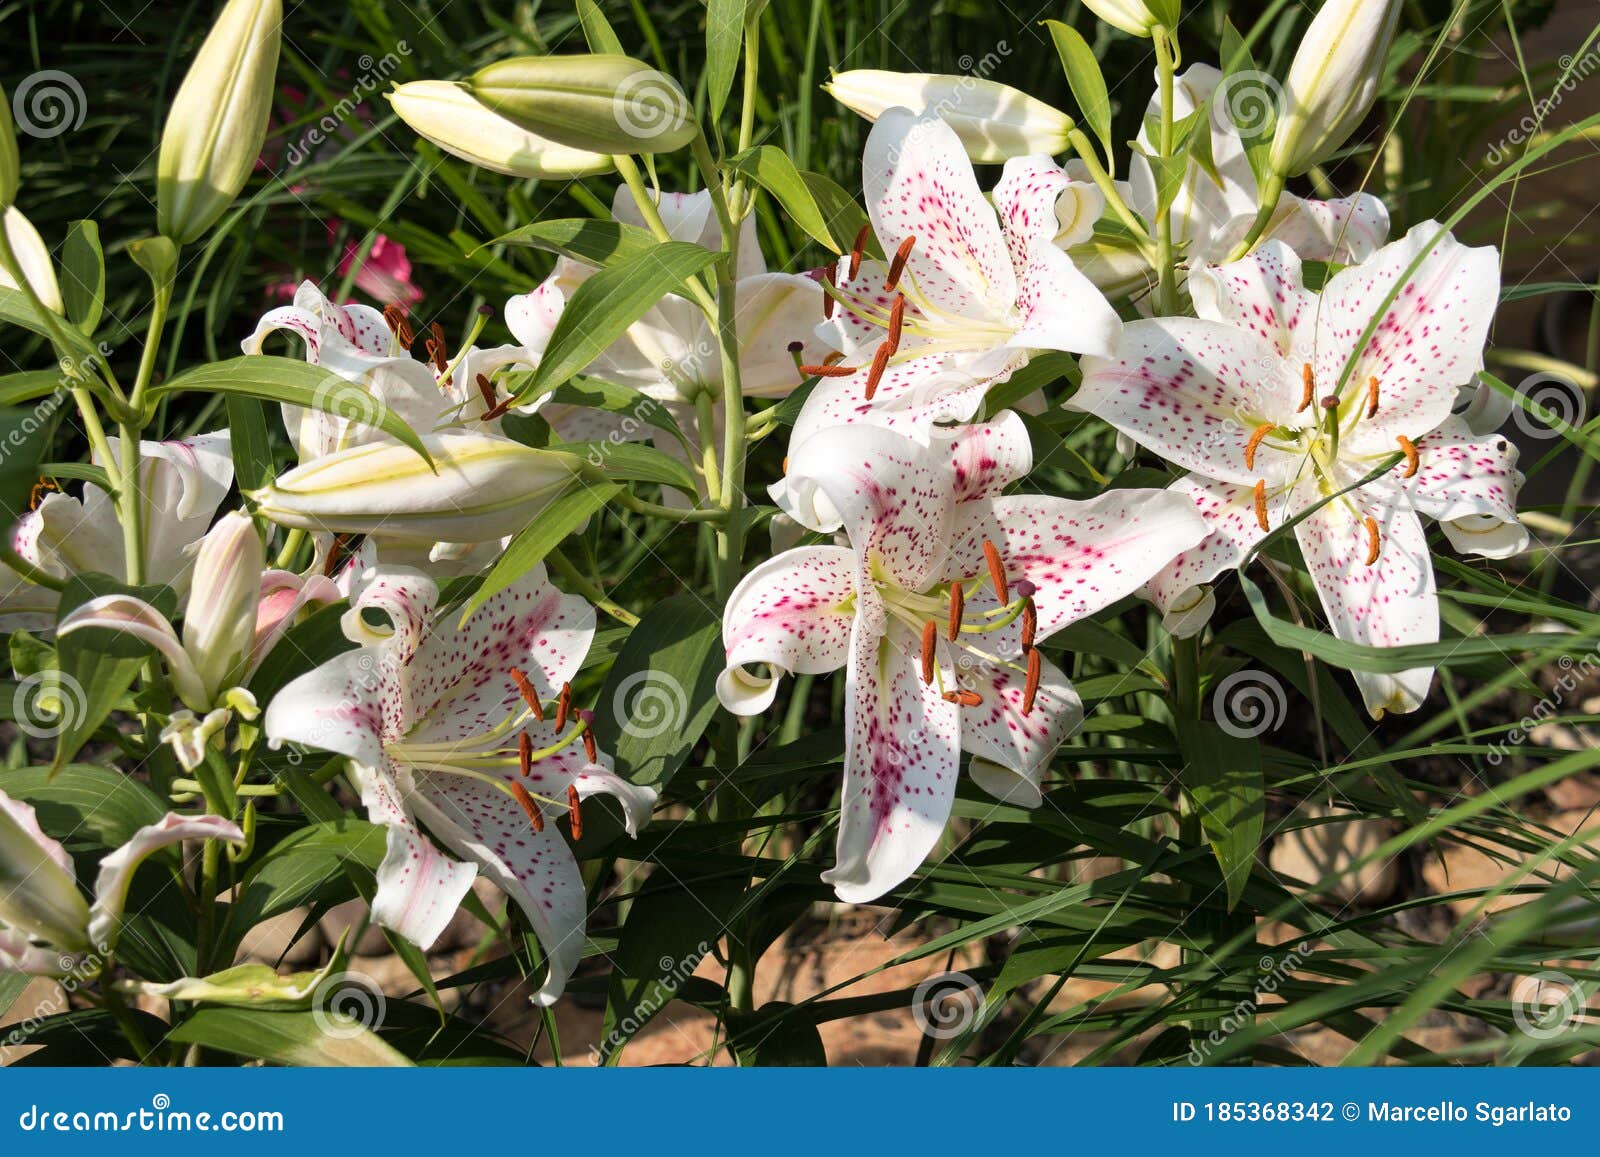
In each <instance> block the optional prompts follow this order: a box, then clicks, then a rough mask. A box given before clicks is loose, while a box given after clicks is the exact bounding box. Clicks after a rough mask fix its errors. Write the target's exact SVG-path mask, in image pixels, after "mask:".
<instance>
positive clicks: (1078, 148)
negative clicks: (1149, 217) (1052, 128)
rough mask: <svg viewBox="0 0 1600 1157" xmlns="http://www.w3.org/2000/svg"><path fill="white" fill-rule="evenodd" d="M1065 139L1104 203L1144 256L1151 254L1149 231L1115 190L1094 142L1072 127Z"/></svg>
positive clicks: (1080, 130)
mask: <svg viewBox="0 0 1600 1157" xmlns="http://www.w3.org/2000/svg"><path fill="white" fill-rule="evenodd" d="M1067 140H1068V141H1069V142H1071V144H1072V148H1073V151H1074V152H1076V153H1077V154H1078V159H1079V160H1080V161H1082V162H1083V166H1084V168H1086V169H1088V170H1089V177H1090V179H1091V180H1092V181H1094V183H1095V187H1096V188H1098V189H1099V190H1100V192H1101V193H1103V194H1104V195H1105V199H1106V204H1107V205H1110V206H1111V211H1112V212H1113V213H1115V214H1116V215H1117V219H1118V220H1120V221H1121V222H1122V224H1123V226H1124V227H1125V228H1126V229H1127V230H1128V232H1129V233H1131V234H1133V236H1134V239H1135V240H1136V241H1137V242H1138V243H1139V247H1140V248H1141V249H1143V250H1145V251H1146V256H1151V254H1150V253H1149V248H1150V233H1149V231H1148V230H1146V229H1145V227H1144V222H1142V221H1140V220H1139V218H1138V217H1136V216H1134V213H1133V210H1132V209H1130V208H1128V203H1127V202H1126V201H1124V200H1123V199H1122V194H1121V193H1119V192H1117V186H1116V182H1115V181H1113V180H1112V179H1111V174H1110V173H1108V172H1106V170H1105V167H1104V166H1103V165H1101V164H1100V160H1099V158H1098V157H1097V156H1096V155H1095V151H1094V143H1093V142H1092V141H1090V140H1089V138H1088V137H1087V136H1085V135H1084V132H1083V130H1082V129H1073V130H1072V131H1070V132H1069V133H1067Z"/></svg>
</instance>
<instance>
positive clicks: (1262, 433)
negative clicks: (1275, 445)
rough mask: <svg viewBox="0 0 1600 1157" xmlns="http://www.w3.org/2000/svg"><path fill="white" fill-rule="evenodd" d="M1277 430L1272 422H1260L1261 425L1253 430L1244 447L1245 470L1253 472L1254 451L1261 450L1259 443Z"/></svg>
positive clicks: (1254, 462) (1254, 463) (1254, 465)
mask: <svg viewBox="0 0 1600 1157" xmlns="http://www.w3.org/2000/svg"><path fill="white" fill-rule="evenodd" d="M1277 428H1278V427H1277V426H1276V425H1275V424H1274V423H1272V422H1262V423H1261V425H1259V426H1257V427H1256V428H1255V432H1254V433H1252V434H1251V435H1250V441H1248V442H1246V443H1245V445H1244V468H1245V469H1246V470H1254V469H1255V468H1256V451H1257V450H1259V449H1260V448H1261V443H1262V441H1263V440H1264V439H1265V438H1266V436H1267V435H1268V434H1270V433H1272V431H1274V430H1276V429H1277Z"/></svg>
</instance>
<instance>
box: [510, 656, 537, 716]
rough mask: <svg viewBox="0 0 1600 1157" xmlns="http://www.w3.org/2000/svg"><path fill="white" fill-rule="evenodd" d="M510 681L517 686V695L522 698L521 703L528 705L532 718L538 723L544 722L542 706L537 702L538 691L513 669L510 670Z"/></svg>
mask: <svg viewBox="0 0 1600 1157" xmlns="http://www.w3.org/2000/svg"><path fill="white" fill-rule="evenodd" d="M511 681H512V682H513V683H515V684H516V685H517V694H518V695H521V696H522V701H523V702H524V703H526V704H527V705H528V710H529V711H531V712H533V717H534V718H535V719H537V720H538V721H539V722H540V723H543V722H544V704H543V703H541V702H540V701H539V691H538V689H537V688H536V687H534V685H533V681H532V680H531V679H529V678H528V677H527V676H526V675H524V674H523V673H522V672H521V671H519V670H517V669H516V668H515V667H513V668H511Z"/></svg>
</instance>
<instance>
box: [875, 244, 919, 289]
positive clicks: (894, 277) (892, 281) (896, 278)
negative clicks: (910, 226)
mask: <svg viewBox="0 0 1600 1157" xmlns="http://www.w3.org/2000/svg"><path fill="white" fill-rule="evenodd" d="M916 243H917V239H916V238H915V237H907V238H906V239H905V240H904V241H902V242H900V248H899V249H896V250H895V253H894V260H893V261H891V262H890V263H889V280H888V281H887V282H885V283H884V286H883V291H884V292H885V293H893V292H894V287H895V286H897V285H899V284H900V275H901V274H902V273H904V272H905V271H906V258H908V257H910V256H911V248H912V246H914V245H915V244H916Z"/></svg>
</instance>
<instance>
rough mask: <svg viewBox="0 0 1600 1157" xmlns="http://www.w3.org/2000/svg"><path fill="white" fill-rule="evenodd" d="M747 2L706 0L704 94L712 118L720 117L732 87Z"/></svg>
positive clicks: (714, 119) (741, 40) (736, 69)
mask: <svg viewBox="0 0 1600 1157" xmlns="http://www.w3.org/2000/svg"><path fill="white" fill-rule="evenodd" d="M747 4H748V0H706V67H705V76H706V94H707V96H708V98H709V99H710V102H711V119H712V121H713V122H715V121H718V120H721V119H722V110H723V109H724V108H726V107H727V104H728V94H729V93H730V92H732V91H733V77H734V73H736V72H737V71H738V70H739V48H740V46H741V45H742V44H743V43H744V18H745V8H746V6H747Z"/></svg>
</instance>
